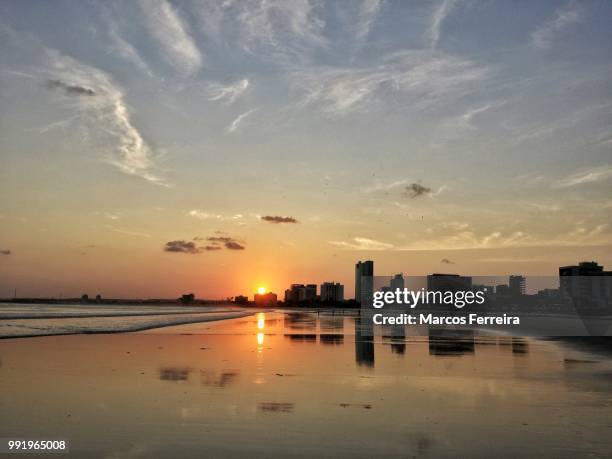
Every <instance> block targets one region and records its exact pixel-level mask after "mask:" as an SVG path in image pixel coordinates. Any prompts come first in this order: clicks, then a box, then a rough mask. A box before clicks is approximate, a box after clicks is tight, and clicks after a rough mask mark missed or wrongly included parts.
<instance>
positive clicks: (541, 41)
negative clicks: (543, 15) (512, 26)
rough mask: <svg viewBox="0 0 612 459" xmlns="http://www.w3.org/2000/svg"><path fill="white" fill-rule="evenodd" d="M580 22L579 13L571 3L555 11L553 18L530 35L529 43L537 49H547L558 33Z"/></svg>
mask: <svg viewBox="0 0 612 459" xmlns="http://www.w3.org/2000/svg"><path fill="white" fill-rule="evenodd" d="M579 20H580V12H579V11H578V9H577V7H576V5H575V4H574V3H573V2H572V3H570V4H568V5H567V6H566V7H564V8H561V9H558V10H557V11H555V13H554V15H553V18H552V19H550V20H549V21H547V22H545V23H544V24H542V25H541V26H540V27H539V28H538V29H537V30H535V31H534V32H533V33H532V34H531V41H532V43H533V45H534V46H535V47H536V48H538V49H548V48H550V47H551V46H552V43H553V41H554V39H555V37H556V36H557V34H558V33H559V32H561V31H562V30H563V29H564V28H566V27H567V26H569V25H570V24H574V23H576V22H578V21H579Z"/></svg>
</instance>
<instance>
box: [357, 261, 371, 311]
mask: <svg viewBox="0 0 612 459" xmlns="http://www.w3.org/2000/svg"><path fill="white" fill-rule="evenodd" d="M372 277H374V262H373V261H371V260H367V261H358V262H357V264H356V265H355V301H357V302H358V303H361V299H362V295H364V294H366V295H367V294H368V293H372V292H371V290H372V288H373V287H372V284H373V279H372ZM364 278H366V279H365V283H366V284H367V285H364ZM363 287H368V288H366V289H364V288H363Z"/></svg>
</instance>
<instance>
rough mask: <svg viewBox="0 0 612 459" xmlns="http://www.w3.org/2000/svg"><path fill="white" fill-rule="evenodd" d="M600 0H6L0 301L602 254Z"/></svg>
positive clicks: (525, 267)
mask: <svg viewBox="0 0 612 459" xmlns="http://www.w3.org/2000/svg"><path fill="white" fill-rule="evenodd" d="M611 22H612V3H610V2H607V1H585V2H579V1H539V2H507V1H505V0H499V1H495V0H442V1H390V0H380V1H377V0H365V1H354V2H322V1H318V0H294V1H271V0H243V1H232V0H223V1H221V0H219V1H199V0H192V1H190V0H184V1H180V2H171V1H167V0H147V1H145V0H143V1H140V2H137V1H134V2H120V1H117V2H112V1H109V2H94V1H82V2H74V1H55V2H45V1H34V0H32V1H27V2H24V1H11V0H2V1H0V297H10V296H12V295H13V293H14V291H15V289H17V294H18V296H60V295H61V296H64V297H67V296H77V295H80V294H82V293H85V292H87V293H89V294H90V295H95V294H97V293H100V294H102V295H103V296H105V297H149V298H151V297H166V298H173V297H177V296H179V295H180V294H182V293H187V292H194V293H195V294H196V296H198V297H200V298H223V297H226V296H234V295H238V294H246V295H250V296H251V295H252V293H253V292H254V291H255V290H256V288H257V287H259V286H264V287H266V288H267V289H271V290H272V291H275V292H277V293H279V294H281V296H282V292H283V291H284V289H285V288H287V287H288V285H289V284H290V283H306V282H308V283H321V282H323V281H339V282H342V283H344V284H345V285H346V289H345V290H346V291H347V293H349V295H347V296H350V292H351V291H352V288H353V275H354V271H353V266H354V263H355V262H356V261H357V260H360V259H361V260H363V259H372V260H374V261H375V273H376V274H379V275H392V274H394V273H395V272H403V273H405V274H406V275H423V274H428V273H431V272H456V273H461V274H465V275H506V274H510V273H523V274H527V275H551V276H554V275H556V274H557V268H558V266H561V265H567V264H575V263H577V262H578V261H581V260H596V261H598V262H600V263H601V264H604V265H607V266H608V267H610V265H612V250H611V248H612V227H611V226H610V225H611V215H612V194H611V191H612V161H611V160H612V77H611V75H612V28H610V26H609V25H610V23H611Z"/></svg>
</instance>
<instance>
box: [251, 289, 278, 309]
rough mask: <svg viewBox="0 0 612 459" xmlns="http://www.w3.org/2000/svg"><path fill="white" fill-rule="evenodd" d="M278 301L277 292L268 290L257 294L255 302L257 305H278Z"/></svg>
mask: <svg viewBox="0 0 612 459" xmlns="http://www.w3.org/2000/svg"><path fill="white" fill-rule="evenodd" d="M276 301H277V297H276V293H272V292H268V293H256V294H255V304H256V305H257V306H276Z"/></svg>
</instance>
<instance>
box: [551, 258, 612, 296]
mask: <svg viewBox="0 0 612 459" xmlns="http://www.w3.org/2000/svg"><path fill="white" fill-rule="evenodd" d="M559 284H560V288H561V290H562V291H563V292H564V293H566V294H567V295H569V296H570V297H572V298H574V299H582V298H584V299H589V298H590V299H608V300H609V299H610V298H612V271H604V269H603V266H600V265H598V264H597V262H595V261H583V262H581V263H579V264H578V266H562V267H560V268H559Z"/></svg>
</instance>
